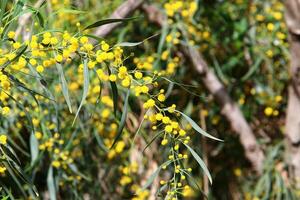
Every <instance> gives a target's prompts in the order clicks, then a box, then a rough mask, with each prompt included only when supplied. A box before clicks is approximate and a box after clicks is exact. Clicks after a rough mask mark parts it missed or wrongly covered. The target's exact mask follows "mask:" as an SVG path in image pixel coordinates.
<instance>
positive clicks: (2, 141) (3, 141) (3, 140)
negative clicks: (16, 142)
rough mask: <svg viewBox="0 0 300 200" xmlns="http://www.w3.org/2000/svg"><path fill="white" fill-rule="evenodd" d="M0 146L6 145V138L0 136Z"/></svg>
mask: <svg viewBox="0 0 300 200" xmlns="http://www.w3.org/2000/svg"><path fill="white" fill-rule="evenodd" d="M0 144H3V145H6V144H7V136H6V135H0Z"/></svg>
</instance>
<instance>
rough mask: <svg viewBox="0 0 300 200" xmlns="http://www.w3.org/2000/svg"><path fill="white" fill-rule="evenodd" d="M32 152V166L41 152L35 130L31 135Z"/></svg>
mask: <svg viewBox="0 0 300 200" xmlns="http://www.w3.org/2000/svg"><path fill="white" fill-rule="evenodd" d="M30 154H31V163H30V165H31V166H32V165H33V164H34V162H35V161H36V159H37V157H38V154H39V142H38V140H37V139H36V137H35V135H34V133H33V131H32V133H31V135H30Z"/></svg>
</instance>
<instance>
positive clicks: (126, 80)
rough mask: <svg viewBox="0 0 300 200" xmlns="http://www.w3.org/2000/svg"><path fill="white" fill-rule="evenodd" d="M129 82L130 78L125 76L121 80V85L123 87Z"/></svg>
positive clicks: (127, 85) (128, 84)
mask: <svg viewBox="0 0 300 200" xmlns="http://www.w3.org/2000/svg"><path fill="white" fill-rule="evenodd" d="M130 82H131V80H130V78H125V79H124V80H123V81H122V83H121V84H122V86H123V87H129V86H130Z"/></svg>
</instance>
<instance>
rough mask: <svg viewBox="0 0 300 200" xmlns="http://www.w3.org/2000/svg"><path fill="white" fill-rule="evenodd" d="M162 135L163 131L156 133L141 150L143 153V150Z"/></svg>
mask: <svg viewBox="0 0 300 200" xmlns="http://www.w3.org/2000/svg"><path fill="white" fill-rule="evenodd" d="M163 133H164V131H160V132H158V133H157V134H156V135H155V136H154V137H153V138H152V139H151V140H150V142H148V143H147V145H146V146H145V147H144V149H143V153H144V152H145V150H146V149H147V148H148V147H149V146H150V145H151V144H152V143H153V142H154V141H155V140H156V139H157V138H158V137H159V136H160V135H161V134H163Z"/></svg>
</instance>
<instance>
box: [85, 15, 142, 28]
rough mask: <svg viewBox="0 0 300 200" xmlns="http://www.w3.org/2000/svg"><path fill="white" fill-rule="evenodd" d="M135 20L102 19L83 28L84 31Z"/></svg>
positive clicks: (132, 18)
mask: <svg viewBox="0 0 300 200" xmlns="http://www.w3.org/2000/svg"><path fill="white" fill-rule="evenodd" d="M136 18H137V17H131V18H120V19H104V20H100V21H97V22H95V23H93V24H91V25H89V26H87V27H85V28H84V30H86V29H91V28H95V27H99V26H103V25H105V24H111V23H116V22H128V21H131V20H134V19H136Z"/></svg>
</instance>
